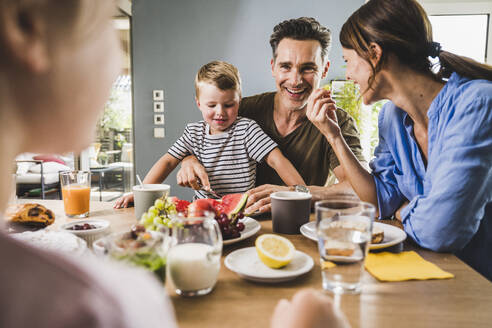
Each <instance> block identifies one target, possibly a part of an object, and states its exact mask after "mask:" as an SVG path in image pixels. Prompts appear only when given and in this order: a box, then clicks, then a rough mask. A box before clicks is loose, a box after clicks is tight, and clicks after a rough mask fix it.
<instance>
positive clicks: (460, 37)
mask: <svg viewBox="0 0 492 328" xmlns="http://www.w3.org/2000/svg"><path fill="white" fill-rule="evenodd" d="M429 19H430V21H431V24H432V32H433V39H434V40H435V41H436V42H439V43H440V44H441V46H442V48H443V49H444V50H446V51H450V52H452V53H455V54H457V55H461V56H466V57H470V58H473V59H475V60H476V61H479V62H482V63H484V62H485V60H486V56H487V31H488V28H489V26H488V25H489V15H488V14H476V15H458V14H457V15H431V16H429Z"/></svg>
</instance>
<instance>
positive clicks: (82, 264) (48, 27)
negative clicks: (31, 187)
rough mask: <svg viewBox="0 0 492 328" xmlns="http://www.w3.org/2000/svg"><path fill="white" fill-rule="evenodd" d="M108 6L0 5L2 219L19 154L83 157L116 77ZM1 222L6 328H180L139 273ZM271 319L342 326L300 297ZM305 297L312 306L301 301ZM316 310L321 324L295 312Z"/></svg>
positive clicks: (31, 0)
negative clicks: (7, 229)
mask: <svg viewBox="0 0 492 328" xmlns="http://www.w3.org/2000/svg"><path fill="white" fill-rule="evenodd" d="M114 13H115V8H114V6H113V1H110V0H97V1H94V0H65V1H58V0H23V1H19V0H0V134H1V138H0V142H1V147H0V185H1V186H2V188H0V213H3V211H4V210H5V207H6V203H7V200H8V198H9V196H10V194H9V191H10V190H11V188H10V187H9V184H10V183H11V180H12V179H11V176H10V172H11V168H12V163H13V162H14V160H15V157H16V155H17V154H19V153H22V152H41V153H63V152H67V151H70V150H74V151H80V150H82V149H83V148H85V147H87V145H88V144H89V142H90V141H91V138H92V134H91V133H90V131H92V130H93V129H94V127H95V126H96V119H97V117H98V115H99V114H100V110H101V109H102V108H103V105H104V103H105V101H106V99H107V97H108V94H109V89H110V87H111V84H112V81H113V80H114V79H115V77H116V75H117V73H118V70H119V59H120V56H121V54H120V52H119V49H118V40H117V38H116V34H115V32H114V30H113V28H112V24H111V19H110V18H111V17H112V15H113V14H114ZM3 222H4V221H3V220H2V219H1V217H0V263H1V266H2V269H1V270H0V327H142V326H146V327H176V323H175V320H174V314H173V310H172V307H171V305H170V302H169V300H168V298H167V296H166V295H165V293H164V289H163V288H162V285H161V284H159V283H158V282H157V280H155V278H153V277H152V276H151V275H150V274H148V273H146V272H141V271H139V270H136V269H130V268H127V267H121V266H116V264H107V263H99V262H97V261H95V260H91V259H83V258H78V259H77V261H74V260H73V259H72V258H67V257H64V256H61V255H59V254H55V253H50V252H44V251H40V250H37V249H34V248H31V247H29V246H26V245H24V244H22V243H20V242H17V241H15V240H13V239H12V238H10V237H9V236H7V235H6V234H5V233H4V232H3V224H2V223H3ZM298 295H299V296H297V298H295V299H294V300H293V302H292V303H289V302H287V301H285V300H284V301H282V302H281V303H280V305H279V308H278V309H277V311H276V315H275V316H274V318H273V320H272V325H273V326H274V327H287V324H285V320H286V319H285V318H286V316H285V313H287V312H288V313H297V315H296V314H294V315H292V314H291V316H290V320H291V321H292V322H297V323H299V325H298V327H316V326H319V324H320V322H330V321H333V320H335V322H338V323H340V325H342V324H344V323H345V321H344V320H343V317H340V314H338V312H337V311H336V310H334V308H333V305H332V303H331V302H330V300H328V299H327V298H326V297H324V296H317V294H316V293H315V292H313V291H303V292H302V293H301V294H298ZM305 298H308V300H307V301H306V302H301V303H302V304H300V303H299V301H298V300H303V299H305ZM303 304H310V307H311V308H313V309H319V313H318V316H317V317H316V320H314V319H313V318H310V316H306V315H307V314H308V313H309V312H305V311H304V310H303V311H298V309H303V306H305V305H303Z"/></svg>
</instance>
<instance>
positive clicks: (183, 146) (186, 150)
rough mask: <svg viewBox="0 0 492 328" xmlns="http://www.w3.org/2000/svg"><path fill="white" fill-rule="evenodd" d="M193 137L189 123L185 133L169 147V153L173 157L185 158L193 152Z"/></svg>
mask: <svg viewBox="0 0 492 328" xmlns="http://www.w3.org/2000/svg"><path fill="white" fill-rule="evenodd" d="M192 140H193V138H192V136H191V133H190V125H189V124H188V125H187V126H186V128H185V130H184V133H183V135H182V136H181V137H180V138H179V139H178V140H176V142H175V143H174V145H172V146H171V148H169V149H168V151H167V153H168V154H169V155H171V156H172V157H174V158H176V159H178V160H180V161H181V160H183V158H185V157H186V156H189V155H191V154H193V141H192Z"/></svg>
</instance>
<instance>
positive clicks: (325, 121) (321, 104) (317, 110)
mask: <svg viewBox="0 0 492 328" xmlns="http://www.w3.org/2000/svg"><path fill="white" fill-rule="evenodd" d="M336 109H337V108H336V106H335V101H334V100H333V99H332V98H331V93H330V91H327V90H325V89H317V90H315V91H314V92H313V93H312V94H311V95H310V96H309V99H308V102H307V107H306V116H307V118H308V119H309V120H310V121H311V122H312V123H313V124H314V125H315V126H316V127H317V128H318V130H320V132H321V133H322V134H323V135H324V136H325V137H326V139H328V141H329V142H330V143H331V142H332V140H335V139H336V138H337V137H340V136H341V131H340V127H339V126H338V119H337V114H336Z"/></svg>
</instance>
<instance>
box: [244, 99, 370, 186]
mask: <svg viewBox="0 0 492 328" xmlns="http://www.w3.org/2000/svg"><path fill="white" fill-rule="evenodd" d="M274 98H275V92H267V93H262V94H259V95H255V96H251V97H245V98H243V99H242V100H241V104H240V106H239V116H243V117H247V118H250V119H253V120H255V121H256V122H257V123H258V124H259V125H260V127H261V128H262V129H263V131H265V132H266V134H267V135H269V136H270V137H271V138H272V139H273V140H274V141H275V142H276V143H277V144H278V146H279V148H280V150H281V151H282V153H283V154H284V156H285V157H287V158H288V159H289V160H290V161H291V163H292V165H294V167H295V168H296V169H297V171H298V172H299V174H300V175H301V176H302V178H303V179H304V181H305V182H306V183H307V185H318V186H323V185H324V184H325V182H326V179H327V177H328V174H329V172H330V170H333V169H334V168H335V167H337V166H338V165H339V162H338V159H337V157H336V155H335V152H334V151H333V149H332V148H331V146H330V144H329V143H328V141H327V140H326V138H325V136H323V134H321V132H320V131H319V130H318V128H316V126H314V125H313V124H312V123H311V122H310V121H309V120H308V119H307V118H306V120H305V121H304V122H302V124H301V125H300V126H299V127H297V128H296V129H295V130H294V131H292V132H291V133H289V134H288V135H286V136H285V137H282V136H281V135H280V134H279V132H278V130H277V127H276V125H275V122H274V120H273V107H274ZM336 114H337V118H338V124H339V126H340V128H341V131H342V134H343V136H344V138H345V141H346V142H347V144H348V145H349V147H350V149H352V152H353V153H354V154H355V156H356V157H357V158H358V159H359V160H361V161H365V159H364V157H363V156H362V148H361V145H360V139H359V132H358V131H357V128H356V126H355V122H354V119H353V118H352V117H350V115H349V114H347V113H346V112H345V111H343V110H342V109H340V108H338V109H337V112H336ZM267 183H269V184H275V185H283V184H284V183H283V181H282V179H280V177H279V176H278V174H277V172H275V170H274V169H272V168H271V167H270V166H269V165H268V164H267V163H266V161H263V162H261V163H259V164H258V166H257V169H256V185H257V186H259V185H262V184H267Z"/></svg>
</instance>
